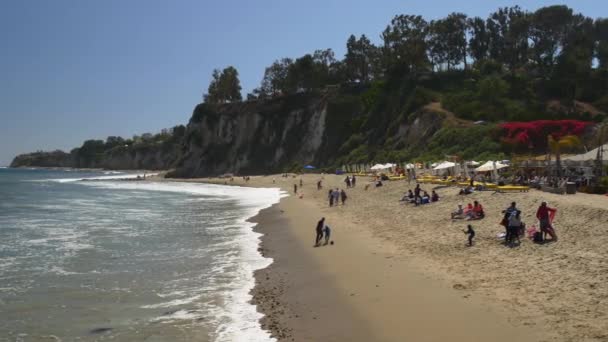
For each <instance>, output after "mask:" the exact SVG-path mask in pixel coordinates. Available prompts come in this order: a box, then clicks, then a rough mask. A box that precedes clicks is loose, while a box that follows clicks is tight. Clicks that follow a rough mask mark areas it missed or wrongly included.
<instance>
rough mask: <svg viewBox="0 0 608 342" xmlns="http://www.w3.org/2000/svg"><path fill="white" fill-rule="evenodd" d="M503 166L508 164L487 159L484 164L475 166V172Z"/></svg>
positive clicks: (502, 167) (492, 169)
mask: <svg viewBox="0 0 608 342" xmlns="http://www.w3.org/2000/svg"><path fill="white" fill-rule="evenodd" d="M505 167H509V165H505V164H502V163H501V162H495V161H492V160H489V161H487V162H486V163H485V164H483V165H481V166H480V167H478V168H476V169H475V172H488V171H494V170H500V169H504V168H505Z"/></svg>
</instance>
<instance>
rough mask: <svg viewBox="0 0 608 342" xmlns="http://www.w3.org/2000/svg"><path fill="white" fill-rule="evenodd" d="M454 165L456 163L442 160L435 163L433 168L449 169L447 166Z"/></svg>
mask: <svg viewBox="0 0 608 342" xmlns="http://www.w3.org/2000/svg"><path fill="white" fill-rule="evenodd" d="M454 166H456V163H452V162H449V161H444V162H442V163H439V164H437V165H436V166H435V167H434V168H433V170H444V169H449V168H451V167H454Z"/></svg>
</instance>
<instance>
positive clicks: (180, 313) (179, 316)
mask: <svg viewBox="0 0 608 342" xmlns="http://www.w3.org/2000/svg"><path fill="white" fill-rule="evenodd" d="M201 316H202V315H201V312H199V311H197V310H177V311H175V312H173V313H171V314H168V315H163V316H160V317H156V318H155V319H153V320H152V322H173V321H191V320H194V319H197V318H200V317H201Z"/></svg>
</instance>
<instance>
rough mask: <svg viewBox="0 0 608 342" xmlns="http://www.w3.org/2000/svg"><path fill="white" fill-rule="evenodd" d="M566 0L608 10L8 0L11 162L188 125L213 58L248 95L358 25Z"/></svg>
mask: <svg viewBox="0 0 608 342" xmlns="http://www.w3.org/2000/svg"><path fill="white" fill-rule="evenodd" d="M556 3H558V4H566V5H569V6H570V7H572V8H574V9H575V10H576V11H579V12H582V13H583V14H585V15H588V16H591V17H594V18H596V17H607V16H608V2H605V1H597V0H579V1H565V2H564V1H561V2H556V1H492V0H484V1H482V0H475V1H448V0H441V1H430V0H429V1H404V0H402V1H393V0H386V1H363V0H339V1H338V0H324V1H323V0H308V1H289V0H282V1H278V0H258V1H251V0H249V1H234V0H226V1H206V0H197V1H195V0H183V1H182V0H176V1H157V0H145V1H144V0H103V1H101V0H97V1H93V0H53V1H50V0H39V1H34V0H1V1H0V166H1V165H7V164H9V163H10V161H11V160H12V158H13V157H14V156H15V155H16V154H18V153H24V152H30V151H35V150H52V149H58V148H59V149H64V150H69V149H71V148H73V147H77V146H79V145H80V144H81V143H82V142H83V141H84V140H85V139H90V138H96V139H104V138H105V137H107V136H109V135H121V136H123V137H129V136H132V135H133V134H141V133H144V132H157V131H159V130H160V129H162V128H168V127H172V126H174V125H177V124H185V123H187V121H188V119H189V117H190V115H191V113H192V109H193V107H194V106H195V105H196V104H197V103H199V102H200V101H201V94H202V93H203V91H204V90H205V89H206V88H207V85H208V83H209V80H210V75H211V72H212V70H213V69H214V68H223V67H225V66H228V65H233V66H235V67H236V68H237V69H238V71H239V74H240V78H241V84H242V86H243V92H244V94H246V92H248V91H250V90H251V89H253V88H255V87H256V86H258V84H259V82H260V80H261V78H262V75H263V72H264V68H265V67H266V66H268V65H270V64H271V63H272V62H273V60H275V59H277V58H280V57H298V56H301V55H303V54H305V53H308V52H312V51H314V50H315V49H321V48H332V49H334V51H335V52H336V56H337V57H341V56H343V54H344V51H345V42H346V39H347V38H348V36H349V35H350V34H351V33H353V34H356V35H360V34H363V33H364V34H366V35H367V36H368V37H370V38H371V39H372V41H374V42H379V34H380V32H381V31H382V30H383V29H384V27H385V26H386V25H387V24H388V23H389V21H390V19H391V18H392V17H393V16H394V15H396V14H404V13H407V14H421V15H423V16H424V17H425V18H427V19H434V18H439V17H443V16H445V15H447V14H448V13H450V12H454V11H458V12H463V13H466V14H468V15H470V16H475V15H479V16H482V17H484V18H485V17H487V15H488V14H489V13H490V12H492V11H494V10H495V9H497V8H498V7H502V6H511V5H516V4H518V5H520V6H521V7H523V8H524V9H528V10H534V9H536V8H538V7H541V6H546V5H551V4H556Z"/></svg>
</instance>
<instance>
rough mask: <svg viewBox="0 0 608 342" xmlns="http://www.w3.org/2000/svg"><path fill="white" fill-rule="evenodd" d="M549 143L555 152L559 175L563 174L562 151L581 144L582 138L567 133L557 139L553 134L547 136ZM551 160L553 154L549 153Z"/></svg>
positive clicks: (551, 149)
mask: <svg viewBox="0 0 608 342" xmlns="http://www.w3.org/2000/svg"><path fill="white" fill-rule="evenodd" d="M547 145H549V149H550V151H551V152H552V153H553V154H555V167H556V168H557V176H558V177H561V176H562V163H561V158H560V156H561V152H562V150H565V149H570V148H573V147H577V146H580V145H581V140H580V139H579V138H578V137H577V136H576V135H565V136H563V137H561V138H559V139H555V138H554V137H553V136H552V135H551V134H549V135H548V136H547ZM549 162H551V155H550V154H549Z"/></svg>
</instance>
